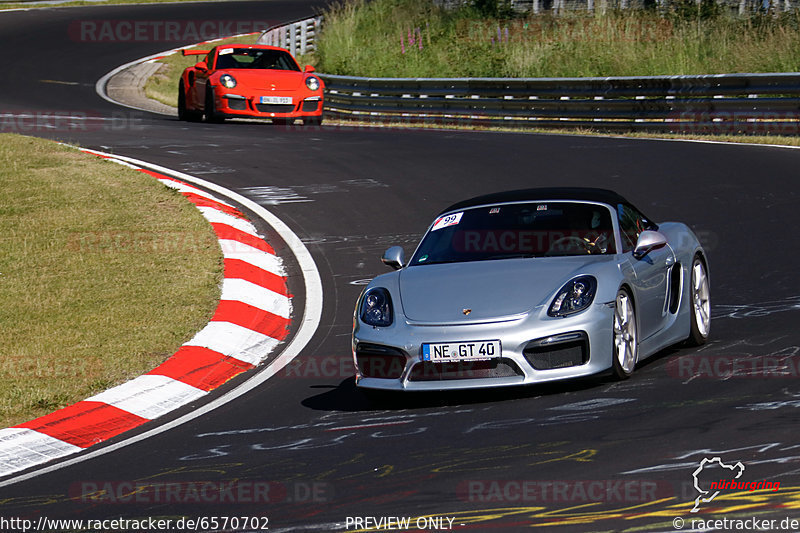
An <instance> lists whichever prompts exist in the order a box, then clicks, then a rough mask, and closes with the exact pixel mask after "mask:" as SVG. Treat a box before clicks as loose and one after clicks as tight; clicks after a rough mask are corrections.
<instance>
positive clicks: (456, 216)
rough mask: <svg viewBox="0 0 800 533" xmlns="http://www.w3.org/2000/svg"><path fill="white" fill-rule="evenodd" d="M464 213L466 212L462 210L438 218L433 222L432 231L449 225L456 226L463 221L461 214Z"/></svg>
mask: <svg viewBox="0 0 800 533" xmlns="http://www.w3.org/2000/svg"><path fill="white" fill-rule="evenodd" d="M463 214H464V212H463V211H462V212H461V213H453V214H452V215H445V216H443V217H439V218H437V219H436V222H434V223H433V227H432V228H431V231H436V230H437V229H442V228H446V227H447V226H455V225H456V224H458V223H459V222H461V215H463Z"/></svg>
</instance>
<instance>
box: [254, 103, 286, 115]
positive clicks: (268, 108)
mask: <svg viewBox="0 0 800 533" xmlns="http://www.w3.org/2000/svg"><path fill="white" fill-rule="evenodd" d="M256 109H258V111H259V112H260V113H291V112H292V111H294V105H292V104H256Z"/></svg>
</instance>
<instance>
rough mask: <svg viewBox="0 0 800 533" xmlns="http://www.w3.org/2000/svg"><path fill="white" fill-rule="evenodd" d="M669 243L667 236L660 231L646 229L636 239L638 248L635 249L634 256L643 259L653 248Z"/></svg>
mask: <svg viewBox="0 0 800 533" xmlns="http://www.w3.org/2000/svg"><path fill="white" fill-rule="evenodd" d="M665 244H667V238H666V237H665V236H664V234H663V233H659V232H658V231H651V230H645V231H643V232H642V233H641V234H640V235H639V240H637V241H636V248H634V249H633V257H635V258H636V259H641V258H643V257H644V256H646V255H647V254H649V253H650V252H651V251H652V250H655V249H656V248H660V247H662V246H664V245H665Z"/></svg>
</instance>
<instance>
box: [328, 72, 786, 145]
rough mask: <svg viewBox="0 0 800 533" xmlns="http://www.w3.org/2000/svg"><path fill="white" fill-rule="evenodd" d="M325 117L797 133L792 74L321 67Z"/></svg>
mask: <svg viewBox="0 0 800 533" xmlns="http://www.w3.org/2000/svg"><path fill="white" fill-rule="evenodd" d="M320 77H322V78H323V80H325V85H326V99H325V116H326V117H331V118H339V119H350V120H354V119H355V120H362V121H379V122H409V123H419V122H422V123H434V124H452V123H456V124H463V125H481V126H492V125H495V126H503V127H523V128H532V127H540V128H592V129H597V130H618V131H621V130H625V131H651V132H675V133H693V132H694V133H748V134H752V133H761V134H767V133H769V134H783V135H796V134H798V133H800V73H786V74H783V73H778V74H720V75H704V76H664V77H651V76H646V77H615V78H451V79H444V78H358V77H351V76H334V75H326V74H322V75H321V76H320Z"/></svg>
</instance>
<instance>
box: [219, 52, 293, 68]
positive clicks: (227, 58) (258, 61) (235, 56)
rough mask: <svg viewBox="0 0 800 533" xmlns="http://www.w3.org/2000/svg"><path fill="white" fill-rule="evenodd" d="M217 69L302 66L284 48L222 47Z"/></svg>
mask: <svg viewBox="0 0 800 533" xmlns="http://www.w3.org/2000/svg"><path fill="white" fill-rule="evenodd" d="M215 68H216V69H217V70H220V69H223V70H227V69H257V70H258V69H271V70H294V71H299V70H300V67H299V66H298V65H297V62H296V61H295V60H294V58H293V57H292V56H291V54H289V52H284V51H282V50H264V49H262V48H236V47H226V48H220V49H219V51H218V52H217V64H216V66H215Z"/></svg>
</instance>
